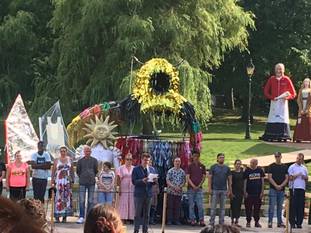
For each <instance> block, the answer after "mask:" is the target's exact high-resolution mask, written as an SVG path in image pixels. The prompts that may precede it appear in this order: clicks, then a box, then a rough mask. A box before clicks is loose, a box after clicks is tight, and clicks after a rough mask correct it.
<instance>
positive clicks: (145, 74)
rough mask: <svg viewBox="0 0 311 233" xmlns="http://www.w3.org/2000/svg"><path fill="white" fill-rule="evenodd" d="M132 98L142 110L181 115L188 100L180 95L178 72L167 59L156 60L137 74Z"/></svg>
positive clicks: (144, 66) (146, 64)
mask: <svg viewBox="0 0 311 233" xmlns="http://www.w3.org/2000/svg"><path fill="white" fill-rule="evenodd" d="M132 97H133V98H134V99H136V100H137V101H138V103H139V104H140V110H141V111H142V112H144V113H146V112H148V111H156V112H163V111H171V112H173V113H175V114H178V113H180V110H181V108H182V105H183V103H184V102H187V100H186V99H185V98H184V97H183V96H182V95H180V94H179V77H178V71H177V70H176V69H175V67H174V66H173V65H172V64H170V63H169V62H168V61H167V60H166V59H161V58H154V59H151V60H149V61H148V62H146V63H145V64H144V65H143V66H142V67H141V68H140V69H139V71H138V72H137V74H136V78H135V84H134V88H133V93H132Z"/></svg>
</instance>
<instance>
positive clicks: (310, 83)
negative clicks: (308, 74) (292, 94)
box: [300, 78, 311, 90]
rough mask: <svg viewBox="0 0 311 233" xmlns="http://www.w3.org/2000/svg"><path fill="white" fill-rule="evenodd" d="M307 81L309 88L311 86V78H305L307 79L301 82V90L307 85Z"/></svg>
mask: <svg viewBox="0 0 311 233" xmlns="http://www.w3.org/2000/svg"><path fill="white" fill-rule="evenodd" d="M305 81H309V88H311V80H310V79H309V78H305V79H304V80H303V81H302V84H301V86H300V89H301V90H302V89H303V88H304V87H305V84H304V82H305Z"/></svg>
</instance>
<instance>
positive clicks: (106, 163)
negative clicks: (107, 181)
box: [103, 161, 112, 169]
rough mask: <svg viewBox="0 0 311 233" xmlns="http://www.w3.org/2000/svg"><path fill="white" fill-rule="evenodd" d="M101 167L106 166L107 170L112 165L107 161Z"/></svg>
mask: <svg viewBox="0 0 311 233" xmlns="http://www.w3.org/2000/svg"><path fill="white" fill-rule="evenodd" d="M103 165H105V166H107V167H108V168H109V169H111V167H112V164H111V163H110V162H108V161H106V162H104V163H103Z"/></svg>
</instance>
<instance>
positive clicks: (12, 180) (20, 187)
mask: <svg viewBox="0 0 311 233" xmlns="http://www.w3.org/2000/svg"><path fill="white" fill-rule="evenodd" d="M6 174H7V176H6V181H7V184H6V185H7V189H8V190H10V199H12V200H14V201H17V200H21V199H23V198H25V196H26V188H28V187H29V179H30V175H29V167H28V164H27V163H23V162H22V156H21V153H20V151H17V152H16V153H15V160H14V161H13V162H12V163H10V164H9V165H8V167H7V173H6Z"/></svg>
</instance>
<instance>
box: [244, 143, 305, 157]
mask: <svg viewBox="0 0 311 233" xmlns="http://www.w3.org/2000/svg"><path fill="white" fill-rule="evenodd" d="M297 150H300V149H298V148H293V147H281V146H275V145H269V144H266V143H259V144H256V145H254V146H252V147H250V148H248V149H247V150H245V151H243V152H241V153H242V154H247V155H271V154H273V153H274V152H277V151H279V152H281V153H287V152H293V151H297Z"/></svg>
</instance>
